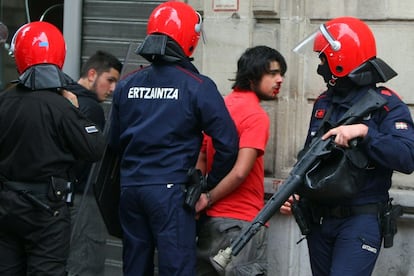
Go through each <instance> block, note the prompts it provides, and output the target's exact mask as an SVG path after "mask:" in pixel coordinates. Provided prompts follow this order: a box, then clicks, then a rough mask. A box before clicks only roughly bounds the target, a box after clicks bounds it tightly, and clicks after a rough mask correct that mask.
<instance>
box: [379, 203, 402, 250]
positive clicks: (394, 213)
mask: <svg viewBox="0 0 414 276" xmlns="http://www.w3.org/2000/svg"><path fill="white" fill-rule="evenodd" d="M392 200H393V199H392V198H391V199H390V200H389V201H388V203H387V206H386V207H385V210H384V213H383V214H382V217H381V231H382V237H383V240H384V248H390V247H392V246H393V245H394V236H395V234H396V233H397V218H398V217H400V216H402V214H403V209H402V206H401V205H393V204H392Z"/></svg>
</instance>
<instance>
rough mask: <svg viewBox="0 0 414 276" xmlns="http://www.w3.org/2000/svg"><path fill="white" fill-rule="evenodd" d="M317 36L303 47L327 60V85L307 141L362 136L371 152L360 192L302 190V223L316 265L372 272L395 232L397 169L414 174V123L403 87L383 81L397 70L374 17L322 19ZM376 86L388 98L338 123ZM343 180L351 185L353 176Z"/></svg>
mask: <svg viewBox="0 0 414 276" xmlns="http://www.w3.org/2000/svg"><path fill="white" fill-rule="evenodd" d="M311 38H312V39H307V40H305V42H304V43H302V44H300V45H299V46H298V47H297V48H296V49H295V50H297V51H300V50H301V48H302V47H304V46H305V44H306V43H308V42H309V41H311V42H312V44H313V45H312V46H313V51H315V52H317V53H318V54H319V57H320V61H321V63H320V65H319V66H318V70H317V72H318V74H319V75H321V76H322V77H323V79H324V81H325V82H326V84H327V90H326V91H325V92H324V93H322V94H321V95H320V96H319V97H318V98H317V100H316V102H315V104H314V107H313V111H312V117H311V120H310V125H309V131H308V136H307V139H306V143H305V146H306V145H309V144H310V143H311V141H312V140H313V139H314V138H315V137H317V136H319V137H322V139H328V138H329V137H334V138H333V140H334V143H335V145H336V146H337V147H344V148H349V147H350V145H351V143H350V142H351V141H355V139H356V138H357V145H356V147H357V148H358V149H359V150H361V151H362V152H363V154H364V155H365V156H366V157H367V158H368V165H367V166H366V167H365V170H364V171H363V173H362V174H361V178H360V181H361V182H362V183H361V184H362V185H361V186H362V187H361V188H360V190H359V191H358V192H357V193H356V194H355V195H353V196H352V197H349V198H341V199H340V200H338V199H337V198H336V199H333V198H329V197H327V198H323V195H322V194H319V195H318V196H319V199H318V200H315V199H313V198H312V195H311V194H304V195H303V196H302V197H301V198H300V202H299V204H300V205H299V206H300V207H301V209H302V211H303V213H305V214H307V218H308V223H309V225H307V226H305V227H302V229H305V230H306V232H307V242H308V248H309V255H310V261H311V268H312V272H313V275H318V276H319V275H370V274H371V273H372V271H373V269H374V266H375V263H376V260H377V257H378V255H379V251H380V248H381V242H382V238H383V236H384V235H388V233H384V232H383V231H382V229H386V228H387V227H380V226H381V222H382V221H383V220H382V217H383V214H384V213H387V210H386V209H387V208H388V207H389V204H387V203H388V202H389V200H390V198H389V193H388V190H389V189H390V187H391V177H392V174H393V171H399V172H402V173H407V174H409V173H411V172H413V170H414V125H413V121H412V118H411V115H410V111H409V109H408V107H407V106H406V104H404V103H403V102H402V101H401V99H400V98H399V97H398V95H397V94H396V93H395V92H393V91H392V90H390V89H388V88H386V87H380V86H378V85H377V83H380V82H381V83H384V82H386V81H388V80H389V79H391V78H392V77H394V76H395V75H396V73H395V72H394V71H393V70H392V69H391V68H390V67H389V66H388V65H387V64H386V63H385V62H384V61H383V60H381V59H379V58H377V57H376V54H377V53H376V44H375V38H374V36H373V34H372V32H371V30H370V28H369V27H368V25H367V24H366V23H364V22H363V21H361V20H359V19H357V18H353V17H339V18H335V19H333V20H330V21H328V22H326V23H325V24H322V25H321V26H320V28H319V30H318V31H317V32H316V33H315V34H313V36H312V37H311ZM368 90H374V91H375V92H376V93H378V94H379V95H381V97H383V98H384V99H385V100H386V105H385V106H384V107H383V108H380V109H379V110H377V111H374V112H372V113H371V114H370V116H368V117H366V118H362V119H361V122H360V123H357V124H352V125H346V126H336V127H335V123H336V122H337V121H338V120H339V119H340V118H341V116H342V115H343V114H344V113H345V112H346V111H347V110H348V109H349V108H350V107H351V106H352V105H353V104H355V103H356V102H357V101H358V100H359V99H360V98H361V97H362V96H363V95H364V94H366V93H367V91H368ZM329 126H331V127H329ZM332 126H333V127H332ZM320 171H322V168H320ZM320 177H321V179H322V178H323V177H324V176H323V175H321V176H320ZM312 179H313V180H312V181H318V179H317V178H312ZM337 182H338V184H339V185H347V183H346V179H337ZM290 203H292V202H287V203H285V206H283V207H282V208H281V211H282V212H285V211H286V210H287V209H288V207H289V204H290Z"/></svg>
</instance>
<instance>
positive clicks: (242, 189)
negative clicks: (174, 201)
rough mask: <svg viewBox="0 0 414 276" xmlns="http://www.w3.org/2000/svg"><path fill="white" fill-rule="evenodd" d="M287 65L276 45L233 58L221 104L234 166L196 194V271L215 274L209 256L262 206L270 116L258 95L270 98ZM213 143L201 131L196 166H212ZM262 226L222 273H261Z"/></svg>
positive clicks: (263, 268)
mask: <svg viewBox="0 0 414 276" xmlns="http://www.w3.org/2000/svg"><path fill="white" fill-rule="evenodd" d="M286 70H287V65H286V61H285V59H284V57H283V56H282V55H281V54H280V53H279V52H278V51H277V50H275V49H272V48H270V47H267V46H256V47H252V48H249V49H247V50H246V51H245V52H244V53H243V54H242V55H241V57H240V58H239V60H238V62H237V73H236V79H235V82H234V84H233V86H232V89H233V91H232V92H231V93H230V94H229V95H228V96H226V97H225V103H226V106H227V108H228V110H229V112H230V115H231V117H232V119H233V121H234V122H235V124H236V127H237V131H238V134H239V139H240V141H239V152H238V157H237V161H236V163H235V165H234V167H233V169H232V170H231V171H230V172H229V173H228V174H227V176H226V177H224V178H223V179H222V180H221V181H220V182H219V184H218V185H217V186H215V187H214V188H213V189H212V190H210V191H208V192H206V193H203V194H201V196H200V199H199V201H198V202H197V205H196V211H197V212H199V213H200V214H201V220H202V223H200V228H199V235H198V244H197V250H198V251H197V257H198V260H197V275H198V276H202V275H219V274H218V273H217V271H216V270H215V268H214V267H213V266H212V264H211V262H210V258H211V257H214V255H215V254H216V253H217V252H218V251H219V250H220V249H223V248H226V247H227V246H229V245H230V241H231V240H233V239H234V238H236V237H237V236H238V235H239V234H240V231H241V230H242V228H243V227H244V226H246V225H249V224H250V222H251V221H252V220H253V219H254V218H255V216H256V215H257V214H258V212H259V211H260V210H261V209H262V207H263V206H264V158H263V155H264V151H265V148H266V144H267V141H268V138H269V125H270V120H269V116H268V114H267V113H266V111H265V110H264V109H263V108H262V107H261V105H260V102H261V101H271V100H275V99H276V97H277V94H278V93H279V91H280V88H281V84H282V82H283V79H284V74H285V73H286ZM213 156H214V148H213V145H212V142H211V139H210V138H209V137H208V136H206V137H205V139H204V143H203V147H202V149H201V153H200V156H199V160H198V165H197V167H198V168H200V169H201V170H202V171H203V172H204V173H205V174H207V175H208V172H209V170H210V168H211V166H212V160H213ZM266 244H267V235H266V228H265V227H263V228H261V230H260V231H259V232H258V233H257V234H256V235H255V236H254V237H253V238H252V239H251V240H250V241H249V242H248V244H247V245H246V246H245V247H244V248H243V250H242V251H241V252H240V253H239V254H238V255H237V256H234V257H233V258H232V261H231V262H230V263H229V264H228V265H227V266H226V271H225V275H249V276H251V275H265V274H266V272H267V256H266V251H267V248H266Z"/></svg>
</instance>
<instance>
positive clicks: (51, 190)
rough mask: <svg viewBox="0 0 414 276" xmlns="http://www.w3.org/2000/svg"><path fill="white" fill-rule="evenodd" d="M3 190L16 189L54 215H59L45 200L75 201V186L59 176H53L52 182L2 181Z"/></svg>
mask: <svg viewBox="0 0 414 276" xmlns="http://www.w3.org/2000/svg"><path fill="white" fill-rule="evenodd" d="M0 189H1V190H9V191H14V192H16V193H18V194H20V195H22V196H23V197H24V198H25V199H27V200H28V201H29V202H31V203H32V204H33V205H34V206H36V207H39V208H41V209H44V210H46V211H48V212H49V213H51V214H52V215H54V216H56V215H58V212H57V211H56V210H53V209H52V208H51V206H49V205H48V204H47V203H45V201H50V202H53V203H59V202H63V203H67V204H72V202H73V186H72V183H71V182H69V181H67V180H65V179H63V178H57V177H51V180H50V182H22V181H8V180H6V181H4V180H3V181H2V182H1V183H0Z"/></svg>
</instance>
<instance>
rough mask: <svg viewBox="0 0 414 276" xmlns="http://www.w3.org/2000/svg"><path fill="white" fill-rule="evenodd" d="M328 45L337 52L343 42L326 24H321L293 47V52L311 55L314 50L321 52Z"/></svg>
mask: <svg viewBox="0 0 414 276" xmlns="http://www.w3.org/2000/svg"><path fill="white" fill-rule="evenodd" d="M328 47H330V48H331V50H332V51H335V52H336V51H339V50H340V49H341V43H340V42H339V41H338V40H336V39H335V38H334V37H333V36H332V35H331V34H330V33H329V31H328V29H327V28H326V26H325V24H321V25H319V28H318V29H317V30H315V31H314V32H312V33H311V34H310V35H308V36H307V37H306V38H305V39H303V40H302V41H301V42H299V44H298V45H296V46H295V48H293V52H295V53H297V54H300V55H309V54H310V53H312V52H318V53H319V54H320V53H323V52H324V51H325V50H326V49H327V48H328Z"/></svg>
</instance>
